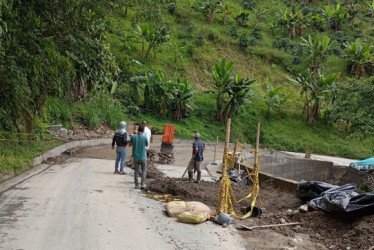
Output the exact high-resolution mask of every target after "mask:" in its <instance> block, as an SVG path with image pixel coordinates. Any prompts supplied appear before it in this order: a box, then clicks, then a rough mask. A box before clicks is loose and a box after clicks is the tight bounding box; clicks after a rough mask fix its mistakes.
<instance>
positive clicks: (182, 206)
mask: <svg viewBox="0 0 374 250" xmlns="http://www.w3.org/2000/svg"><path fill="white" fill-rule="evenodd" d="M165 209H166V212H167V213H168V215H169V216H170V217H177V215H178V214H180V213H183V212H189V211H193V212H198V213H203V214H206V216H207V218H208V219H209V218H210V214H211V212H212V211H211V210H210V208H209V207H208V206H207V205H205V204H204V203H201V202H198V201H188V202H184V201H171V202H169V203H168V204H166V205H165Z"/></svg>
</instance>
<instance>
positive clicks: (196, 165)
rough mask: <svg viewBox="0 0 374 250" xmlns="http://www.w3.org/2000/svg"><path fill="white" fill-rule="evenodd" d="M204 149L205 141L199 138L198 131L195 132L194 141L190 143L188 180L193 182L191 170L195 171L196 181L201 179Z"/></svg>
mask: <svg viewBox="0 0 374 250" xmlns="http://www.w3.org/2000/svg"><path fill="white" fill-rule="evenodd" d="M204 149H205V143H204V142H203V141H202V140H201V135H200V134H199V133H196V134H195V141H194V142H193V144H192V156H193V164H190V165H189V166H188V179H189V181H190V182H193V173H194V172H193V171H195V172H197V180H196V181H195V182H196V183H199V182H200V180H201V169H200V165H201V162H202V161H203V160H204Z"/></svg>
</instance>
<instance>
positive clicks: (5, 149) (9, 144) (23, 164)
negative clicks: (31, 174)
mask: <svg viewBox="0 0 374 250" xmlns="http://www.w3.org/2000/svg"><path fill="white" fill-rule="evenodd" d="M60 144H61V143H60V142H58V141H40V140H36V141H35V140H30V141H18V140H17V139H15V140H12V141H1V142H0V156H1V157H0V181H1V180H3V178H4V177H5V176H6V175H8V174H18V173H20V172H21V171H23V170H26V169H29V168H31V167H33V165H32V162H33V159H34V158H35V157H36V156H38V155H40V154H41V153H43V152H45V151H47V150H49V149H51V148H53V147H56V146H58V145H60Z"/></svg>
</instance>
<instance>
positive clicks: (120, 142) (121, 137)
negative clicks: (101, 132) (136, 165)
mask: <svg viewBox="0 0 374 250" xmlns="http://www.w3.org/2000/svg"><path fill="white" fill-rule="evenodd" d="M119 126H120V128H119V129H117V130H116V132H115V133H114V136H113V140H112V149H114V145H115V144H117V148H116V154H117V157H116V163H115V164H114V173H115V174H120V175H123V174H125V172H124V171H123V168H124V166H125V161H126V154H127V149H126V147H127V142H128V141H127V132H126V122H124V121H121V122H120V123H119ZM119 162H121V164H120V169H119V171H118V164H119Z"/></svg>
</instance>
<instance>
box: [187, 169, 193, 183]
mask: <svg viewBox="0 0 374 250" xmlns="http://www.w3.org/2000/svg"><path fill="white" fill-rule="evenodd" d="M188 181H189V182H193V172H192V171H191V172H188Z"/></svg>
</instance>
